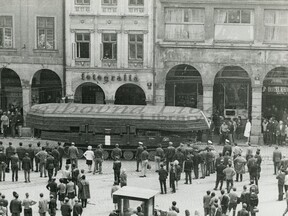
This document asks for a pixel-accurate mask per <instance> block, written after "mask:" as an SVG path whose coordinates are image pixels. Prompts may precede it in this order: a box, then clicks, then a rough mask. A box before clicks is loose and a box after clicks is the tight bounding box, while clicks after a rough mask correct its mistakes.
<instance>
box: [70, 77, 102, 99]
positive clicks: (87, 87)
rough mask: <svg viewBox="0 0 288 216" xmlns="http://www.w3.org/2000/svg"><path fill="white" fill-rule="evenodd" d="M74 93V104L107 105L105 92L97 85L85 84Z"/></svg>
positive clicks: (79, 86)
mask: <svg viewBox="0 0 288 216" xmlns="http://www.w3.org/2000/svg"><path fill="white" fill-rule="evenodd" d="M74 92H75V94H74V103H85V104H105V92H104V91H103V89H102V88H101V87H100V86H99V85H97V84H96V83H93V82H84V83H82V84H80V85H78V86H77V88H76V89H75V91H74Z"/></svg>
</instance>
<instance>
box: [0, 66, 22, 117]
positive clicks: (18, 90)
mask: <svg viewBox="0 0 288 216" xmlns="http://www.w3.org/2000/svg"><path fill="white" fill-rule="evenodd" d="M0 72H1V92H0V95H1V100H0V108H1V109H2V111H7V110H10V111H13V112H14V111H15V110H16V108H17V110H19V111H22V107H23V99H22V87H21V81H20V78H19V76H18V74H17V73H16V72H15V71H13V70H11V69H8V68H2V69H0Z"/></svg>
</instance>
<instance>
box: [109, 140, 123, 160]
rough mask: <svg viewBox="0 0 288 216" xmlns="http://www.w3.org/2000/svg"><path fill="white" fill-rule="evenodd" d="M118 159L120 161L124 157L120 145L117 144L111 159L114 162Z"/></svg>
mask: <svg viewBox="0 0 288 216" xmlns="http://www.w3.org/2000/svg"><path fill="white" fill-rule="evenodd" d="M116 157H118V159H120V158H121V157H122V150H121V149H120V148H119V144H118V143H117V144H115V148H114V149H112V152H111V158H112V159H113V160H115V159H116Z"/></svg>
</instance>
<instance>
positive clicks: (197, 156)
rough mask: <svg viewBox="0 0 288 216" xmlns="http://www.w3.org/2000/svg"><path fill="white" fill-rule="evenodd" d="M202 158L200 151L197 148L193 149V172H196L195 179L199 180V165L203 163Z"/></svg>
mask: <svg viewBox="0 0 288 216" xmlns="http://www.w3.org/2000/svg"><path fill="white" fill-rule="evenodd" d="M201 160H202V159H201V156H200V154H199V152H198V150H197V149H196V148H195V149H193V158H192V161H193V170H194V176H195V179H198V178H199V164H200V163H201Z"/></svg>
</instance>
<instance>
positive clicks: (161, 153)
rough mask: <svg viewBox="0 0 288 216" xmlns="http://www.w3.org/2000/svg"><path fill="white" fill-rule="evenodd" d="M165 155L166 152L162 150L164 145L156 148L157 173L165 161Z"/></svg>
mask: <svg viewBox="0 0 288 216" xmlns="http://www.w3.org/2000/svg"><path fill="white" fill-rule="evenodd" d="M164 157H165V154H164V150H163V148H162V145H161V144H159V145H158V148H156V154H155V170H156V172H157V171H158V170H159V169H160V162H161V161H163V160H164Z"/></svg>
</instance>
